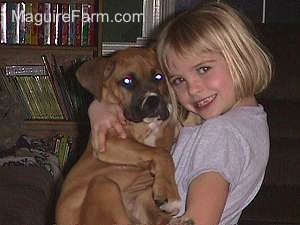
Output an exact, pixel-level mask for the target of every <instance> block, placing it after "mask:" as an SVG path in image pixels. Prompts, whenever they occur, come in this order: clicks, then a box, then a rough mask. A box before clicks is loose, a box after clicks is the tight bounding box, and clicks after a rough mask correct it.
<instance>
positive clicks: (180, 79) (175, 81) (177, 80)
mask: <svg viewBox="0 0 300 225" xmlns="http://www.w3.org/2000/svg"><path fill="white" fill-rule="evenodd" d="M182 82H184V79H183V78H182V77H178V78H174V79H172V80H171V81H170V83H171V84H172V85H174V86H177V85H179V84H181V83H182Z"/></svg>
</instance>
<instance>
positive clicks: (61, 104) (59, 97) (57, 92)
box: [42, 55, 69, 120]
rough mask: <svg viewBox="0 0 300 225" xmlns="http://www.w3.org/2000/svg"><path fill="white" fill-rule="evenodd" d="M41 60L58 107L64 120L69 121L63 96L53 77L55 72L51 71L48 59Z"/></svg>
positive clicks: (43, 57) (44, 57)
mask: <svg viewBox="0 0 300 225" xmlns="http://www.w3.org/2000/svg"><path fill="white" fill-rule="evenodd" d="M42 60H43V63H44V65H45V67H46V70H47V73H48V76H49V77H50V80H51V84H52V86H53V89H54V92H55V96H56V97H57V100H58V102H59V107H60V109H61V111H62V113H63V115H64V119H66V120H69V115H68V111H67V109H66V106H65V104H64V100H63V94H62V91H61V89H60V87H59V84H58V81H57V79H56V77H55V74H54V73H55V72H54V70H53V69H52V67H51V65H50V63H49V61H48V59H47V57H46V56H44V55H43V56H42Z"/></svg>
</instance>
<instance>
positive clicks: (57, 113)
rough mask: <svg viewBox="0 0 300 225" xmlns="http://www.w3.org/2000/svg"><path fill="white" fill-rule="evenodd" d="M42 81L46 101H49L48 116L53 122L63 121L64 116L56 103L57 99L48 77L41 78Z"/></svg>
mask: <svg viewBox="0 0 300 225" xmlns="http://www.w3.org/2000/svg"><path fill="white" fill-rule="evenodd" d="M43 81H44V83H45V84H44V87H45V93H46V95H47V96H48V99H49V100H50V101H49V102H48V103H49V105H50V106H49V107H50V108H49V109H50V112H49V114H50V115H51V118H53V119H55V120H63V119H64V115H63V113H62V111H61V109H60V106H59V103H58V99H57V97H56V94H55V91H54V89H53V85H52V82H51V79H50V77H49V76H44V77H43Z"/></svg>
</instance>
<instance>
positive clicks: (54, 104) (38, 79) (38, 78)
mask: <svg viewBox="0 0 300 225" xmlns="http://www.w3.org/2000/svg"><path fill="white" fill-rule="evenodd" d="M5 74H6V76H8V77H11V78H12V79H13V80H14V83H15V89H16V90H18V91H19V93H20V94H19V95H20V98H21V99H22V102H23V103H24V105H26V108H27V109H28V111H29V112H30V117H28V118H27V119H54V120H62V119H64V115H63V113H62V111H61V110H60V106H59V103H58V100H57V98H56V95H55V92H54V90H53V87H52V84H51V81H50V76H49V75H48V74H47V73H46V69H45V67H44V66H42V65H26V66H23V65H8V66H6V67H5Z"/></svg>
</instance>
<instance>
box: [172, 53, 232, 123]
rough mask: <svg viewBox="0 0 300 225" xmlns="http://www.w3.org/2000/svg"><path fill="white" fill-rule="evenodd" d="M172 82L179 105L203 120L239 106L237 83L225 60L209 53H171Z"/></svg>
mask: <svg viewBox="0 0 300 225" xmlns="http://www.w3.org/2000/svg"><path fill="white" fill-rule="evenodd" d="M168 66H169V70H170V74H171V75H170V83H171V85H172V86H173V88H174V90H175V93H176V95H177V98H178V100H179V102H180V103H181V104H182V105H183V106H184V107H185V108H186V109H187V110H188V111H192V112H194V113H197V114H198V115H199V116H201V117H202V118H203V119H209V118H213V117H216V116H218V115H221V114H223V113H225V112H226V111H228V110H229V109H231V108H232V107H233V106H234V105H235V104H236V102H237V101H236V97H235V93H234V86H233V81H232V78H231V75H230V71H229V68H228V66H227V63H226V61H225V59H224V57H223V56H222V55H221V54H219V53H213V52H207V53H200V54H197V55H193V56H178V55H177V54H175V53H174V52H170V53H169V54H168Z"/></svg>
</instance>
